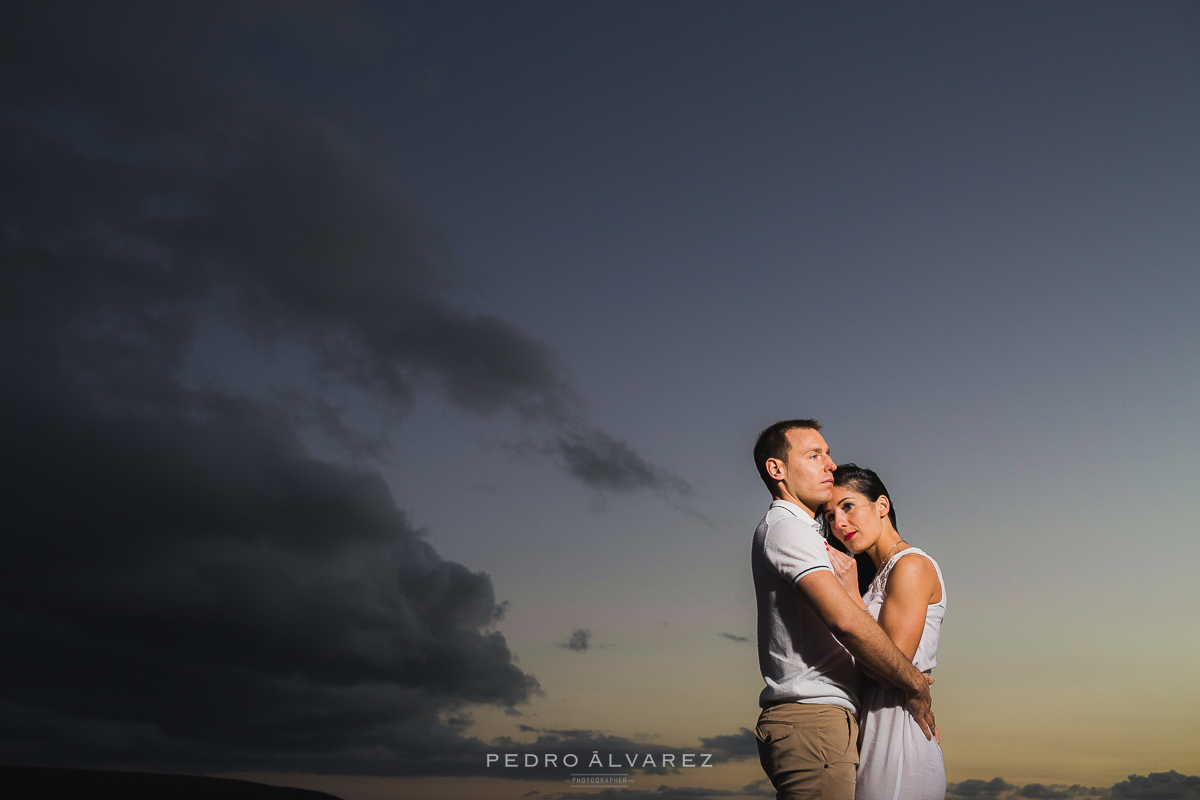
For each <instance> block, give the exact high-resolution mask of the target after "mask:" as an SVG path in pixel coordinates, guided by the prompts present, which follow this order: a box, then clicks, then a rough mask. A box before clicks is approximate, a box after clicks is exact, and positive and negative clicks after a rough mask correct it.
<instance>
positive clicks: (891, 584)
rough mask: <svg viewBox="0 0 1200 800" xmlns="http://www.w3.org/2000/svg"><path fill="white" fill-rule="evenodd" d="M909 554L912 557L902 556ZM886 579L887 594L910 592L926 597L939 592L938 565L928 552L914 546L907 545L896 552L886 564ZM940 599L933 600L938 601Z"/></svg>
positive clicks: (940, 585)
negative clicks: (889, 562) (907, 546)
mask: <svg viewBox="0 0 1200 800" xmlns="http://www.w3.org/2000/svg"><path fill="white" fill-rule="evenodd" d="M910 555H911V556H913V557H912V558H902V556H910ZM922 556H923V558H922ZM886 581H887V588H886V591H887V593H888V594H892V593H895V592H902V593H905V594H908V593H910V592H911V593H913V594H917V595H924V596H926V597H929V596H932V595H934V594H935V593H936V594H939V595H940V594H941V588H942V581H941V577H940V575H939V571H938V567H937V566H936V564H935V563H934V560H933V558H932V557H931V556H930V555H929V554H928V553H926V552H925V551H924V550H920V549H918V548H916V547H909V548H907V549H905V550H903V551H901V552H899V553H897V554H896V556H895V558H894V559H893V561H892V563H891V564H889V565H888V571H887V576H886ZM935 590H936V592H935ZM940 599H941V598H939V600H936V601H934V602H939V601H940Z"/></svg>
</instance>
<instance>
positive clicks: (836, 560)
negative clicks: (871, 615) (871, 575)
mask: <svg viewBox="0 0 1200 800" xmlns="http://www.w3.org/2000/svg"><path fill="white" fill-rule="evenodd" d="M825 549H826V550H828V551H829V563H830V564H832V565H833V574H834V575H836V576H837V579H838V583H840V584H841V585H842V588H843V589H845V590H846V594H848V595H850V599H852V600H854V601H855V603H856V604H857V605H858V606H859V607H860V608H866V604H865V603H863V601H862V596H861V595H860V594H859V593H858V562H857V561H855V560H854V559H853V558H852V557H851V556H848V555H846V554H845V553H843V552H842V551H840V550H834V549H833V548H832V547H830V546H829V545H825Z"/></svg>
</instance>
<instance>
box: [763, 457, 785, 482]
mask: <svg viewBox="0 0 1200 800" xmlns="http://www.w3.org/2000/svg"><path fill="white" fill-rule="evenodd" d="M766 467H767V474H768V475H770V476H771V479H772V480H776V481H781V480H783V479H784V478H786V477H787V467H786V466H784V464H783V462H782V461H780V460H779V459H778V458H768V459H767V462H766Z"/></svg>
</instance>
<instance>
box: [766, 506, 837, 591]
mask: <svg viewBox="0 0 1200 800" xmlns="http://www.w3.org/2000/svg"><path fill="white" fill-rule="evenodd" d="M763 550H764V553H765V555H766V557H767V563H768V564H770V565H771V568H772V569H774V570H775V571H776V572H777V573H778V574H779V577H781V578H783V579H784V580H785V581H787V582H788V583H792V584H794V583H795V582H796V581H798V580H800V579H801V578H803V577H804V576H805V575H808V574H810V573H812V572H814V571H816V570H819V569H827V570H829V571H830V572H833V565H832V564H831V563H830V561H829V553H827V552H826V551H825V539H824V538H822V537H821V535H820V534H818V533H817V532H816V531H814V530H813V529H812V527H811V526H809V525H806V524H804V523H803V522H801V521H800V520H798V519H795V518H794V517H793V518H790V519H788V518H785V519H781V520H777V521H776V522H775V523H774V524H773V525H771V528H770V530H768V531H767V535H766V538H765V540H764V541H763Z"/></svg>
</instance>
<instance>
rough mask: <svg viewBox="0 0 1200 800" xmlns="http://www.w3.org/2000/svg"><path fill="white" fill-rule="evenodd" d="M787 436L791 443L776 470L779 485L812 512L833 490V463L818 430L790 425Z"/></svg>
mask: <svg viewBox="0 0 1200 800" xmlns="http://www.w3.org/2000/svg"><path fill="white" fill-rule="evenodd" d="M787 439H788V443H789V444H790V445H791V447H790V449H789V450H788V455H787V461H785V462H783V464H782V465H781V466H782V469H781V470H780V471H781V472H782V473H783V478H782V480H783V488H784V489H785V490H786V491H787V492H788V494H790V495H792V496H793V497H795V498H796V499H797V500H799V501H800V503H801V504H802V505H803V506H804V507H805V508H807V509H808V510H809V511H811V512H813V513H814V514H815V513H816V510H817V508H818V507H820V505H821V504H822V503H827V502H829V498H830V497H831V496H832V494H833V470H834V469H835V468H836V467H837V464H834V463H833V459H832V458H830V457H829V445H827V444H825V437H823V436H822V435H821V433H820V431H814V430H812V429H811V428H792V429H791V430H790V431H788V432H787ZM785 499H786V498H785Z"/></svg>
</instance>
